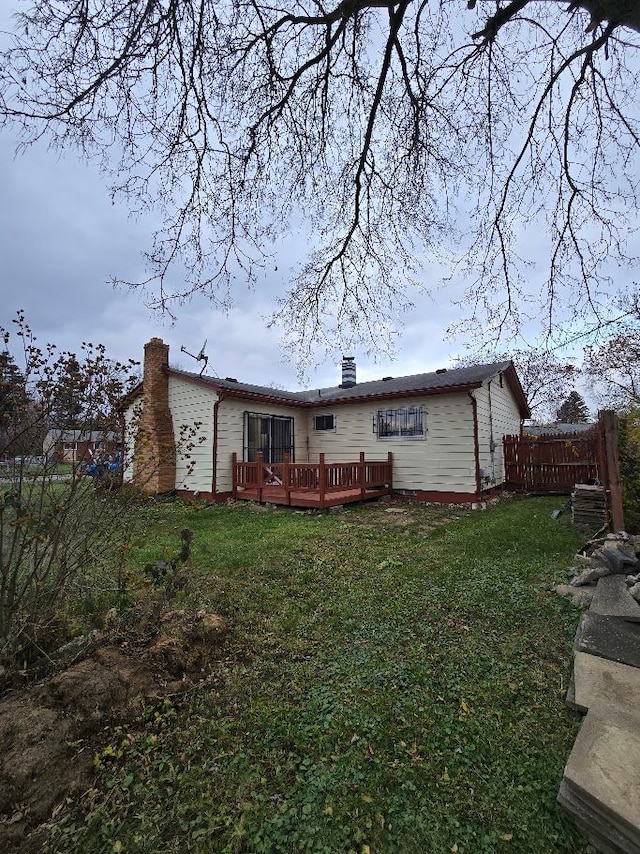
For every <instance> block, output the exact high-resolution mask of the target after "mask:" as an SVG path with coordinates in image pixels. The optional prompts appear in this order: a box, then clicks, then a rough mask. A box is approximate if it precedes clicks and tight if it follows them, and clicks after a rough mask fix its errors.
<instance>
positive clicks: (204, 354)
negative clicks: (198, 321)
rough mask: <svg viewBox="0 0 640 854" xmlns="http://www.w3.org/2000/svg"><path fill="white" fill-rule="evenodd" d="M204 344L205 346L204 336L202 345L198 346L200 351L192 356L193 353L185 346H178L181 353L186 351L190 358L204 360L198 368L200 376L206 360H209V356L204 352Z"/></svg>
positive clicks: (197, 360) (205, 365)
mask: <svg viewBox="0 0 640 854" xmlns="http://www.w3.org/2000/svg"><path fill="white" fill-rule="evenodd" d="M206 346H207V339H206V338H205V339H204V344H203V345H202V347H201V348H200V352H199V353H198V355H197V356H194V355H193V353H190V352H189V351H188V350H187V348H186V347H180V352H181V353H186V354H187V356H191V358H192V359H195V360H196V362H204V364H203V365H202V367H201V368H200V376H202V374H203V372H204V370H205V368H206V367H207V362H208V361H209V357H208V356H207V354H206V353H205V352H204V348H205V347H206Z"/></svg>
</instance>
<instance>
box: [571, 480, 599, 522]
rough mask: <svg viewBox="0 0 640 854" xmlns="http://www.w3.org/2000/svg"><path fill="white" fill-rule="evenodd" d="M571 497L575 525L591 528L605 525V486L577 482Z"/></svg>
mask: <svg viewBox="0 0 640 854" xmlns="http://www.w3.org/2000/svg"><path fill="white" fill-rule="evenodd" d="M571 498H572V503H571V506H572V512H573V524H574V525H581V526H584V527H586V528H591V530H596V529H598V528H601V527H602V525H604V523H605V501H604V486H593V485H591V484H586V483H577V484H576V485H575V491H574V492H573V493H572V494H571Z"/></svg>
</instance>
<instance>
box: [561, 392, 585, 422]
mask: <svg viewBox="0 0 640 854" xmlns="http://www.w3.org/2000/svg"><path fill="white" fill-rule="evenodd" d="M589 417H590V416H589V407H588V406H587V404H586V403H585V402H584V399H583V397H582V396H581V395H580V394H578V392H577V391H576V390H575V389H574V390H573V391H572V392H571V393H570V394H569V396H568V397H567V399H566V400H565V401H564V403H563V404H562V406H560V407H559V408H558V411H557V412H556V421H559V422H561V423H563V424H584V423H585V422H587V421H588V420H589Z"/></svg>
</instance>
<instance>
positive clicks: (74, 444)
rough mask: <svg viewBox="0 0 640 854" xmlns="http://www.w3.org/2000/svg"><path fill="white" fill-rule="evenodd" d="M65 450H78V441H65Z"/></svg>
mask: <svg viewBox="0 0 640 854" xmlns="http://www.w3.org/2000/svg"><path fill="white" fill-rule="evenodd" d="M64 450H65V451H77V450H78V443H77V442H65V443H64Z"/></svg>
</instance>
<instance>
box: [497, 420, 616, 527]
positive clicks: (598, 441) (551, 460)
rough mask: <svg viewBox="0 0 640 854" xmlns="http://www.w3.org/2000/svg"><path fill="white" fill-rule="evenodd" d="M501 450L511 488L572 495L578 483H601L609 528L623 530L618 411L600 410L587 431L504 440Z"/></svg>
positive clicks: (526, 435)
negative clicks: (591, 426)
mask: <svg viewBox="0 0 640 854" xmlns="http://www.w3.org/2000/svg"><path fill="white" fill-rule="evenodd" d="M503 448H504V466H505V486H506V487H507V489H513V490H515V491H517V492H545V493H565V494H568V493H571V492H573V490H574V487H575V485H576V484H578V483H587V482H589V481H594V480H597V481H600V482H601V483H602V484H603V485H604V492H605V503H606V508H607V516H608V519H609V523H610V526H611V527H612V528H613V529H614V530H616V531H622V530H624V516H623V512H622V495H621V488H620V465H619V461H618V426H617V416H616V414H615V412H611V411H609V410H606V411H604V412H600V413H599V415H598V422H597V424H594V425H593V428H592V429H591V430H589V431H586V432H581V433H562V434H555V435H551V434H549V435H537V436H532V435H530V434H527V433H523V434H522V435H520V436H505V437H504V439H503Z"/></svg>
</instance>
